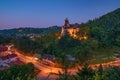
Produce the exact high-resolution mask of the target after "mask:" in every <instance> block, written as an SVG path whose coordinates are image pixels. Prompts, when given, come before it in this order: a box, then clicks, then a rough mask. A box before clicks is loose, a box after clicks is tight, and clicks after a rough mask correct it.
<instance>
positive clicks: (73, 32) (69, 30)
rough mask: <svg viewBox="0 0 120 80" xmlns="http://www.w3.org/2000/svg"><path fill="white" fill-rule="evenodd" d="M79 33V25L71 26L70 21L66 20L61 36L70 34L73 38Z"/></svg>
mask: <svg viewBox="0 0 120 80" xmlns="http://www.w3.org/2000/svg"><path fill="white" fill-rule="evenodd" d="M78 31H79V25H78V24H77V23H76V24H69V20H68V19H67V18H66V19H65V22H64V25H63V27H62V31H61V36H64V35H66V34H69V35H70V36H71V37H76V33H77V32H78Z"/></svg>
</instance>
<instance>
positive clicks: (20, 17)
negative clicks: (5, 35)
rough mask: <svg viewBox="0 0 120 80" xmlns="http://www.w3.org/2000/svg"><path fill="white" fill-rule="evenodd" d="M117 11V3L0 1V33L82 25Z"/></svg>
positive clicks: (90, 0) (117, 0) (119, 3)
mask: <svg viewBox="0 0 120 80" xmlns="http://www.w3.org/2000/svg"><path fill="white" fill-rule="evenodd" d="M117 8H120V0H0V29H8V28H18V27H38V28H41V27H49V26H54V25H58V26H61V25H63V23H64V19H65V18H66V17H68V18H69V20H70V23H81V22H86V21H88V20H89V19H94V18H96V17H99V16H101V15H103V14H106V13H108V12H110V11H113V10H115V9H117Z"/></svg>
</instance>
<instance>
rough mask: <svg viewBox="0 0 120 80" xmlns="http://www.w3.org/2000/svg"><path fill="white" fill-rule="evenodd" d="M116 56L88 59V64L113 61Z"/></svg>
mask: <svg viewBox="0 0 120 80" xmlns="http://www.w3.org/2000/svg"><path fill="white" fill-rule="evenodd" d="M115 60H116V58H114V57H110V58H101V59H95V60H90V61H88V64H102V63H107V62H111V61H115Z"/></svg>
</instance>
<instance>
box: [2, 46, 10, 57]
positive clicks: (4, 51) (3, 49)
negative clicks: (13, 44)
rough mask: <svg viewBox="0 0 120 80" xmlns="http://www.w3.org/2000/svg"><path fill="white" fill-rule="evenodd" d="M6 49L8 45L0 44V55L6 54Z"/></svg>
mask: <svg viewBox="0 0 120 80" xmlns="http://www.w3.org/2000/svg"><path fill="white" fill-rule="evenodd" d="M7 51H8V47H5V46H0V56H6V55H8V53H7Z"/></svg>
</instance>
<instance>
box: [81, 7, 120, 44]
mask: <svg viewBox="0 0 120 80" xmlns="http://www.w3.org/2000/svg"><path fill="white" fill-rule="evenodd" d="M81 26H82V25H81ZM84 26H87V27H88V28H89V36H90V38H94V39H95V40H98V41H99V42H101V43H102V44H103V45H113V44H116V45H118V43H119V42H120V8H118V9H116V10H114V11H112V12H109V13H107V14H105V15H103V16H101V17H99V18H97V19H94V20H90V21H88V22H87V23H85V24H84ZM119 45H120V43H119Z"/></svg>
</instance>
